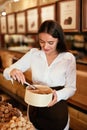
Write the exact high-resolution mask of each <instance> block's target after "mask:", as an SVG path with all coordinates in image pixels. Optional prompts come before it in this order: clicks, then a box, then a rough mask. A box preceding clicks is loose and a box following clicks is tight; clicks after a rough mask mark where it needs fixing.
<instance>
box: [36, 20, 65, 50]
mask: <svg viewBox="0 0 87 130" xmlns="http://www.w3.org/2000/svg"><path fill="white" fill-rule="evenodd" d="M43 32H44V33H48V34H50V35H51V36H52V37H54V38H58V44H57V48H56V49H57V51H58V52H66V51H67V48H66V43H65V36H64V32H63V29H62V27H61V26H60V25H59V24H58V23H57V22H56V21H54V20H47V21H45V22H43V23H42V24H41V25H40V28H39V30H38V34H40V33H43Z"/></svg>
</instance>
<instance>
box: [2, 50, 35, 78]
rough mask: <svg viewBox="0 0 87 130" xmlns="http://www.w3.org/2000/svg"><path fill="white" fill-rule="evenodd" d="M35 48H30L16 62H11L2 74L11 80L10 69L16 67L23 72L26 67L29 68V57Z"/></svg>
mask: <svg viewBox="0 0 87 130" xmlns="http://www.w3.org/2000/svg"><path fill="white" fill-rule="evenodd" d="M35 50H36V49H31V50H30V51H29V52H27V53H26V54H25V55H24V56H23V57H22V58H20V59H19V60H18V61H17V62H15V63H14V64H12V65H11V66H10V67H8V68H6V69H5V70H4V72H3V76H4V77H5V78H6V79H7V80H11V77H10V72H11V70H12V69H14V68H16V69H19V70H21V71H22V72H25V71H26V70H27V69H29V68H30V63H31V57H32V54H33V53H34V52H35Z"/></svg>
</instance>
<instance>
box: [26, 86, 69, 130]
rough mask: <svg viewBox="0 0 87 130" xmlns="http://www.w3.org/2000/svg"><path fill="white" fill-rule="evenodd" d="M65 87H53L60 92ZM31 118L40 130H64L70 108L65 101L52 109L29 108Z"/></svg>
mask: <svg viewBox="0 0 87 130" xmlns="http://www.w3.org/2000/svg"><path fill="white" fill-rule="evenodd" d="M62 88H63V87H53V89H56V90H60V89H62ZM28 113H29V118H30V121H31V122H32V123H33V125H34V126H35V127H36V128H37V129H38V130H64V128H65V126H66V124H67V121H68V107H67V102H66V101H65V100H61V101H59V102H57V103H56V104H55V105H54V106H52V107H34V106H29V112H28Z"/></svg>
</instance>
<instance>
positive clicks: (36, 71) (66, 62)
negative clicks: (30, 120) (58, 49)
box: [3, 48, 76, 101]
mask: <svg viewBox="0 0 87 130" xmlns="http://www.w3.org/2000/svg"><path fill="white" fill-rule="evenodd" d="M13 68H17V69H20V70H21V71H22V72H25V71H26V70H27V69H29V68H31V70H32V81H33V83H34V84H45V85H48V86H49V87H56V86H64V88H63V89H62V90H59V91H57V96H58V101H60V100H62V99H65V100H66V99H68V98H69V97H71V96H72V95H73V94H74V93H75V91H76V61H75V57H74V56H73V55H72V54H71V53H70V52H64V53H60V54H59V55H58V56H57V57H56V58H55V60H54V61H53V62H52V63H51V65H50V66H48V63H47V59H46V55H45V53H44V52H43V51H42V50H38V49H36V48H33V49H31V50H30V51H29V52H27V53H26V54H25V55H24V56H23V57H22V58H21V59H19V60H18V61H17V62H16V63H14V64H12V65H11V66H10V67H9V68H6V69H5V70H4V72H3V75H4V77H5V78H6V79H7V80H11V77H10V71H11V70H12V69H13Z"/></svg>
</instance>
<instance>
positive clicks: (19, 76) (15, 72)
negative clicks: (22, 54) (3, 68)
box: [10, 69, 25, 84]
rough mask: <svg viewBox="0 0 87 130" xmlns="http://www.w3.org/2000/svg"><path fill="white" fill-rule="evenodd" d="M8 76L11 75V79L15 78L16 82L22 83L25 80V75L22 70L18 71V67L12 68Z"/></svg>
mask: <svg viewBox="0 0 87 130" xmlns="http://www.w3.org/2000/svg"><path fill="white" fill-rule="evenodd" d="M10 76H11V77H12V79H14V80H17V81H18V82H21V83H22V84H23V83H24V82H25V76H24V74H23V72H22V71H20V70H19V69H13V70H12V71H11V72H10Z"/></svg>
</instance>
